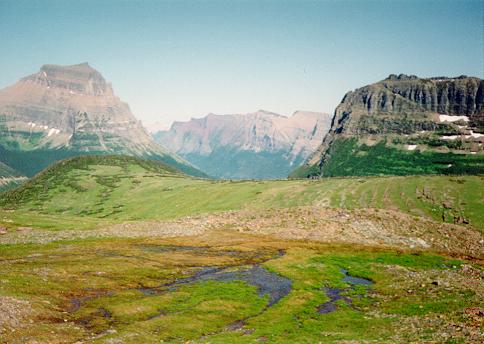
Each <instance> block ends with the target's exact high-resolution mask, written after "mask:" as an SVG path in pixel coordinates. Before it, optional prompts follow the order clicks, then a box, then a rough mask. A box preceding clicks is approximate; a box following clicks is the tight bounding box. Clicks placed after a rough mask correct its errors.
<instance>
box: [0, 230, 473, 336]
mask: <svg viewBox="0 0 484 344" xmlns="http://www.w3.org/2000/svg"><path fill="white" fill-rule="evenodd" d="M229 238H230V240H229ZM170 245H182V246H183V245H189V246H190V247H193V246H197V245H202V246H201V247H200V249H198V250H190V249H188V250H182V251H170V250H167V251H163V250H160V251H157V250H146V249H144V248H145V247H147V246H150V247H171V246H170ZM240 247H244V248H245V252H244V254H242V253H241V252H240V253H239V254H237V255H234V253H233V252H234V250H236V249H237V248H240ZM279 249H285V251H286V254H285V255H284V256H282V257H278V258H272V259H269V260H267V261H265V262H261V260H263V259H268V258H261V257H274V256H277V254H276V253H277V250H279ZM0 253H1V254H0V257H1V259H2V279H1V283H0V295H9V296H13V297H16V298H19V299H24V300H29V301H30V302H31V304H32V305H33V307H34V308H35V309H36V310H38V311H41V312H42V315H41V316H40V317H39V318H38V319H36V320H35V321H34V322H32V323H30V325H28V326H27V329H22V330H18V331H17V332H7V335H8V336H9V337H6V340H7V341H8V340H10V341H12V342H15V340H16V339H18V338H20V337H16V336H21V338H24V339H25V338H29V337H28V336H27V334H30V336H31V337H34V338H41V337H42V338H44V340H45V341H46V342H63V341H73V342H74V341H76V340H81V341H86V340H87V341H88V342H90V341H93V342H99V343H109V342H113V341H114V342H116V341H121V342H123V343H139V342H143V343H159V342H161V341H164V342H169V343H184V342H187V341H190V340H194V341H196V342H206V343H253V342H257V341H258V340H265V341H267V342H269V343H288V342H298V343H315V342H323V343H338V342H340V341H344V340H360V341H375V342H382V341H385V340H386V341H388V340H390V339H389V338H392V337H393V336H395V335H397V334H401V333H402V332H401V326H402V324H403V323H405V321H408V320H410V319H411V318H412V317H416V319H420V320H421V322H422V326H424V329H425V330H429V331H434V332H435V331H437V332H439V331H440V332H442V331H444V332H445V331H448V329H447V328H446V327H445V326H444V327H442V328H440V327H437V328H425V322H424V321H423V320H424V319H427V318H429V317H434V318H435V317H440V319H441V321H444V323H459V322H462V321H465V320H463V319H462V310H463V308H466V307H478V306H482V300H480V298H479V294H478V293H477V289H478V288H479V286H477V285H475V284H474V287H473V284H467V283H465V281H467V280H468V277H466V276H463V275H462V274H461V272H460V267H461V264H462V263H463V262H461V261H458V260H453V259H448V258H445V257H442V256H436V255H430V254H411V253H405V252H389V251H385V250H381V249H371V248H365V247H355V246H354V245H352V246H345V245H333V246H331V245H324V244H316V243H303V242H291V241H277V240H275V239H270V238H263V237H257V236H248V235H244V236H237V235H236V234H226V235H216V236H207V237H199V238H186V239H183V238H179V239H171V240H170V239H159V238H158V239H155V238H145V239H87V240H76V241H63V242H55V243H49V244H43V245H41V244H29V245H21V244H17V245H5V246H2V247H0ZM257 262H259V263H262V265H263V266H264V267H265V268H267V269H268V270H270V271H272V272H274V273H277V274H280V275H283V276H285V277H287V278H289V279H291V281H292V290H291V292H290V293H289V294H288V295H287V296H286V297H284V298H282V299H281V300H280V301H279V302H278V303H276V304H275V305H273V306H272V307H269V308H266V305H267V297H260V296H258V294H257V292H256V289H255V287H254V286H251V285H248V284H246V283H245V282H242V281H230V282H217V281H204V282H194V283H192V284H187V285H180V286H179V287H177V288H174V289H165V292H164V293H161V294H155V295H145V294H143V293H141V292H140V291H139V290H138V288H140V287H141V286H143V287H156V286H159V285H162V284H165V283H169V282H172V281H174V280H175V279H176V278H180V277H182V276H190V275H192V274H193V273H194V272H196V271H197V270H199V269H200V268H201V267H204V266H210V267H213V266H234V265H235V266H238V265H245V264H253V263H257ZM341 268H345V269H347V270H348V271H349V273H350V274H351V275H353V276H360V277H364V278H368V279H371V280H372V281H373V282H374V284H373V285H372V286H371V287H370V289H369V288H368V287H359V288H357V289H356V290H354V291H351V290H350V289H346V291H343V292H344V293H345V295H347V296H348V297H349V298H351V300H352V306H351V307H350V306H348V305H346V304H345V303H341V302H340V303H338V308H337V310H336V311H335V312H333V313H329V314H318V313H317V306H318V305H320V304H322V303H324V302H326V301H328V297H327V296H326V293H325V291H324V288H323V287H338V288H348V287H349V285H347V284H345V283H343V282H342V278H343V274H342V272H341V271H340V269H341ZM434 279H437V280H439V281H444V282H445V283H447V282H451V283H452V289H451V290H450V291H449V288H448V287H447V286H446V285H445V284H441V285H438V286H433V285H430V286H427V287H421V286H420V284H421V283H424V282H425V283H427V281H432V280H434ZM473 288H477V289H473ZM409 289H412V290H413V291H412V293H408V292H407V291H408V290H409ZM358 295H361V296H358ZM72 300H81V302H80V306H79V308H73V303H72ZM238 320H243V328H242V329H241V330H236V331H230V330H227V326H229V325H230V324H232V323H234V322H235V321H238ZM72 324H75V325H76V329H75V330H72V328H71V327H69V326H72ZM439 326H440V325H439ZM69 329H71V332H69V331H68V330H69ZM107 330H109V332H107ZM403 335H404V336H408V337H405V338H404V340H403V341H400V342H412V340H415V339H416V338H417V339H420V340H423V342H425V335H424V334H422V333H412V332H411V331H407V332H403ZM412 336H413V337H412ZM88 338H90V339H89V340H88ZM391 342H397V341H391Z"/></svg>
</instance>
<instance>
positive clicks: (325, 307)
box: [317, 269, 373, 314]
mask: <svg viewBox="0 0 484 344" xmlns="http://www.w3.org/2000/svg"><path fill="white" fill-rule="evenodd" d="M341 272H342V273H343V274H344V277H343V279H342V280H341V281H342V282H345V283H348V284H349V285H350V288H330V287H326V288H324V291H325V292H326V295H327V296H328V297H329V301H328V302H325V303H323V304H321V305H319V306H318V307H317V311H318V313H319V314H327V313H331V312H334V311H335V310H336V309H338V305H337V304H336V302H337V301H339V300H343V301H344V302H345V303H346V304H347V305H348V306H351V303H352V302H351V298H350V297H348V296H345V295H341V294H342V293H344V292H346V291H348V290H350V289H354V288H355V286H356V285H365V286H368V287H369V286H371V285H373V282H372V281H370V280H368V279H366V278H362V277H355V276H351V275H350V274H348V270H346V269H341ZM358 296H359V297H362V296H363V295H358Z"/></svg>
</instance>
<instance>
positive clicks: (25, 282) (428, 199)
mask: <svg viewBox="0 0 484 344" xmlns="http://www.w3.org/2000/svg"><path fill="white" fill-rule="evenodd" d="M483 186H484V178H483V177H482V176H412V177H355V178H330V179H321V180H279V181H277V180H276V181H215V180H207V179H198V178H193V177H187V176H185V175H183V174H181V173H180V172H178V171H177V170H175V169H173V168H171V167H170V166H167V165H163V164H160V163H158V162H151V161H146V160H140V159H137V158H133V157H125V156H84V157H77V158H71V159H68V160H64V161H61V162H59V163H58V164H56V165H53V166H52V167H50V168H49V169H47V170H45V171H43V172H42V173H41V174H40V175H38V176H36V177H34V178H33V179H31V180H29V181H28V182H26V183H25V184H23V185H22V186H21V187H20V188H17V189H14V190H11V191H8V192H6V193H4V194H2V197H1V199H0V202H1V210H0V226H1V227H2V228H3V232H2V234H1V235H0V250H1V251H0V257H1V260H0V262H1V263H0V264H1V265H2V276H1V280H0V299H1V301H2V302H0V308H1V312H0V314H1V315H0V331H1V332H0V333H1V336H0V337H1V338H2V339H3V341H4V342H6V343H17V342H19V343H20V342H28V343H36V342H39V340H38V338H43V340H42V342H48V343H84V342H85V343H91V342H92V343H139V342H143V343H159V342H160V341H163V342H170V343H182V342H194V343H195V342H196V343H227V342H231V343H253V342H268V343H287V342H297V343H305V342H306V343H314V342H323V343H345V342H348V341H355V340H357V341H359V342H378V343H408V342H414V343H428V342H454V343H479V342H481V339H482V319H483V318H482V313H481V312H482V307H483V305H482V299H483V296H484V283H483V279H482V278H483V272H482V261H483V259H484V255H483V250H482V245H483V244H482V240H483V239H482V231H483V229H484V223H483V222H482V216H480V214H482V212H483V211H484V210H483V208H482V207H483V204H482V200H481V195H482V190H483ZM463 195H465V197H466V198H465V199H463V198H462V197H463ZM355 281H356V282H358V283H356V282H355ZM361 281H363V282H361ZM365 281H366V282H365ZM355 283H356V284H355Z"/></svg>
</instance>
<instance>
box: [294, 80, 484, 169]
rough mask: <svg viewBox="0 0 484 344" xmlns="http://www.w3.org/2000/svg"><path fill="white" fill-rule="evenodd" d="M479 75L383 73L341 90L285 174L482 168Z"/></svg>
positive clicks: (483, 91)
mask: <svg viewBox="0 0 484 344" xmlns="http://www.w3.org/2000/svg"><path fill="white" fill-rule="evenodd" d="M483 143H484V81H483V80H481V79H479V78H473V77H466V76H461V77H458V78H446V77H438V78H428V79H422V78H418V77H416V76H407V75H403V74H402V75H399V76H396V75H390V76H389V77H388V78H387V79H385V80H382V81H380V82H377V83H375V84H372V85H368V86H365V87H362V88H359V89H357V90H355V91H351V92H348V93H347V94H346V95H345V96H344V98H343V100H342V101H341V103H340V105H339V106H338V107H337V108H336V110H335V117H334V121H333V123H332V127H331V129H330V131H329V133H328V135H327V136H326V137H325V138H324V140H323V143H322V144H321V146H320V147H319V148H318V150H317V151H316V152H315V153H314V154H313V155H312V156H311V157H310V158H309V159H308V161H307V162H306V164H305V165H304V166H303V167H301V168H299V169H298V170H296V171H295V172H294V173H293V174H292V176H294V177H307V176H320V175H322V176H350V175H380V174H392V175H407V174H478V173H483V172H484V146H483Z"/></svg>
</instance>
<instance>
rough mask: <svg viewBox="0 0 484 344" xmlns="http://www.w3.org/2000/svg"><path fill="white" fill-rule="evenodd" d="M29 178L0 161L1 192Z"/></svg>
mask: <svg viewBox="0 0 484 344" xmlns="http://www.w3.org/2000/svg"><path fill="white" fill-rule="evenodd" d="M26 179H27V178H26V177H25V176H23V175H22V174H21V173H19V172H18V171H16V170H14V169H13V168H11V167H10V166H7V165H5V164H4V163H2V162H1V161H0V192H2V191H4V190H7V189H10V188H12V187H15V186H17V185H19V184H21V183H22V182H24V181H25V180H26Z"/></svg>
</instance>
